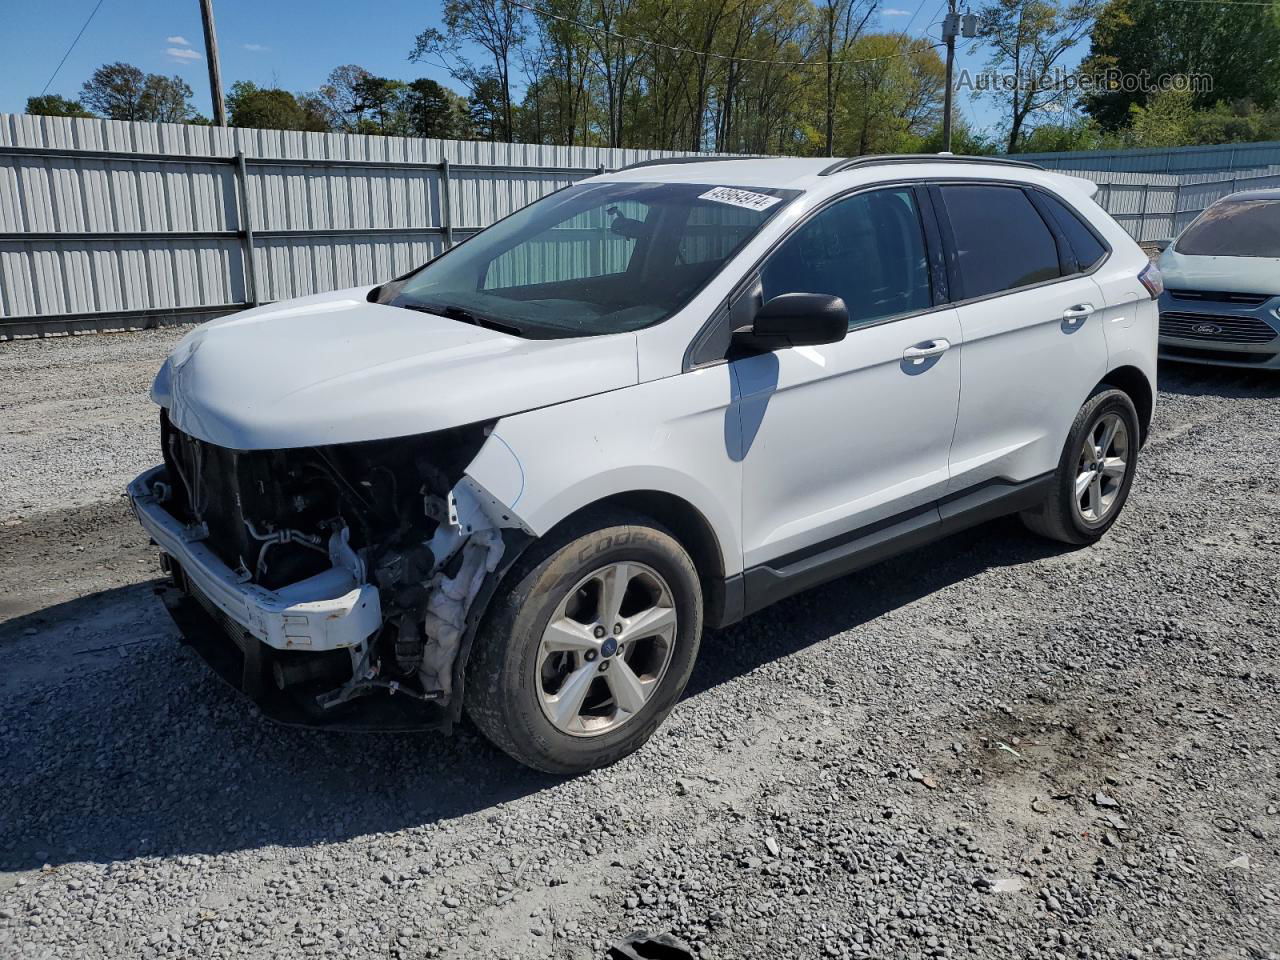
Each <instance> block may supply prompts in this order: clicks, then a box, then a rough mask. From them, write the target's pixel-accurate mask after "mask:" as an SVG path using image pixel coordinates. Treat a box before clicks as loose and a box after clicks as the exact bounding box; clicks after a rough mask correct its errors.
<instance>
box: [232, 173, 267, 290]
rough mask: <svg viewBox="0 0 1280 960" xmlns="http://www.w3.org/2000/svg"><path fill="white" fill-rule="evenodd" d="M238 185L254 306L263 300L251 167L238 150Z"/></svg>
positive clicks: (247, 277)
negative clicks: (256, 254) (252, 208)
mask: <svg viewBox="0 0 1280 960" xmlns="http://www.w3.org/2000/svg"><path fill="white" fill-rule="evenodd" d="M236 187H237V191H238V193H239V195H240V248H241V250H242V251H243V257H244V293H245V299H246V300H248V301H249V303H251V304H252V305H253V306H255V307H256V306H258V304H259V303H261V302H262V301H261V300H259V299H258V267H257V263H256V262H255V260H254V253H253V214H252V213H250V212H249V167H248V165H247V164H246V163H245V160H244V151H243V150H237V151H236Z"/></svg>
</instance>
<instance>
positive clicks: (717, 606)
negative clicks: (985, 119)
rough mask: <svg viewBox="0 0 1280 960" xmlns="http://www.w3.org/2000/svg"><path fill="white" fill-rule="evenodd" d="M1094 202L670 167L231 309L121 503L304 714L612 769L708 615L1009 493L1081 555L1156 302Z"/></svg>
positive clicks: (190, 351)
mask: <svg viewBox="0 0 1280 960" xmlns="http://www.w3.org/2000/svg"><path fill="white" fill-rule="evenodd" d="M1094 189H1095V188H1094V186H1093V184H1091V183H1089V182H1087V181H1084V180H1079V179H1076V178H1072V177H1067V176H1062V175H1058V174H1054V173H1049V172H1045V171H1043V170H1041V169H1039V168H1037V167H1034V166H1033V165H1031V164H1026V163H1017V162H1013V161H1003V162H1001V161H996V160H993V159H973V158H962V157H950V156H923V157H896V156H895V157H862V158H857V159H853V160H842V161H835V162H832V161H831V160H829V159H828V160H813V159H807V160H806V159H778V160H768V159H723V160H718V161H708V160H699V161H697V162H676V161H670V162H667V161H663V162H660V163H648V164H640V165H636V166H634V167H630V168H627V169H624V170H622V171H619V172H616V173H613V174H609V175H605V176H599V177H595V178H592V179H590V180H586V181H583V182H581V183H578V184H576V185H574V186H572V187H569V188H567V189H565V190H561V191H559V192H557V193H555V194H553V195H551V196H548V197H546V198H545V199H543V200H540V201H538V202H537V203H534V204H532V205H531V206H529V207H526V208H525V209H523V210H520V211H519V212H517V213H515V214H514V215H512V216H510V217H508V218H507V219H505V220H503V221H501V222H499V223H497V224H495V225H494V226H492V227H489V228H488V229H486V230H484V231H482V232H481V233H479V234H477V235H476V236H474V237H473V238H471V239H469V240H467V241H466V242H465V243H463V244H460V245H458V246H457V247H455V248H453V249H452V250H450V251H448V252H447V253H445V254H444V255H443V256H441V257H438V258H437V259H435V260H433V261H431V262H430V263H428V264H427V265H425V266H424V267H422V268H420V269H418V270H416V271H414V272H413V273H411V274H408V275H407V276H403V277H400V278H399V279H396V280H392V281H389V282H387V283H384V284H381V285H380V286H377V287H374V288H372V289H368V288H361V289H355V290H340V291H337V292H334V293H328V294H323V295H320V296H312V297H306V298H303V299H300V300H294V301H290V302H287V303H278V304H273V305H270V306H264V307H260V308H257V309H253V310H249V311H246V312H244V313H240V314H237V315H234V316H231V317H227V318H224V319H222V320H218V321H215V322H213V323H209V324H206V325H204V326H202V327H200V328H198V329H197V330H195V331H194V332H192V333H191V334H190V335H188V336H187V337H186V338H185V339H184V340H183V341H182V342H181V343H179V345H178V346H177V348H176V349H175V350H174V352H173V354H172V355H171V356H170V357H169V359H168V360H167V361H166V363H165V364H164V367H163V368H162V369H161V371H160V373H159V375H158V376H157V378H156V381H155V384H154V387H153V391H152V393H153V397H154V399H155V401H156V402H157V403H158V404H159V405H160V406H161V407H162V408H163V411H162V414H161V418H162V429H163V433H162V435H163V447H164V449H163V454H164V461H165V462H164V464H163V465H161V466H158V467H156V468H154V469H152V470H150V471H148V472H147V473H145V474H143V475H142V476H140V477H139V478H138V479H137V480H136V481H134V483H133V484H132V485H131V486H130V490H129V492H130V494H131V497H132V501H133V504H134V508H135V510H136V512H137V515H138V517H139V519H140V520H141V522H142V524H143V526H144V527H145V528H146V529H147V531H148V532H149V533H150V534H151V536H152V537H153V538H154V539H155V541H156V542H157V543H158V544H159V547H160V550H161V552H162V555H163V556H162V559H163V563H164V566H165V568H166V569H167V570H168V571H169V573H170V575H171V577H172V588H171V589H170V591H169V601H170V606H171V609H172V610H173V612H174V614H175V617H177V619H178V620H179V622H180V623H181V624H182V625H183V627H184V632H185V633H186V635H187V637H188V639H189V640H190V641H191V642H192V643H194V644H195V645H196V646H197V647H198V648H199V649H200V650H201V652H202V653H204V654H205V656H206V657H207V658H208V659H209V660H210V662H211V663H212V664H213V665H214V666H215V667H216V668H217V669H218V670H219V672H220V673H221V674H222V675H223V676H224V677H226V678H227V679H229V680H230V681H232V682H233V683H235V684H236V685H237V686H238V687H240V688H241V689H243V690H245V691H247V692H248V693H249V694H251V695H252V696H253V697H254V698H255V699H256V700H257V701H258V702H259V703H260V704H262V706H263V709H264V710H265V711H266V712H267V713H268V714H269V715H271V716H273V717H275V718H277V719H281V720H285V721H290V722H299V723H308V724H331V725H336V726H348V727H352V726H355V727H368V726H378V727H383V728H397V729H404V728H413V727H422V726H447V725H449V724H451V723H452V722H454V721H456V720H457V719H459V718H460V716H461V713H462V710H463V707H464V705H465V708H466V712H467V713H468V714H469V715H470V717H471V718H472V719H473V720H474V722H475V723H476V725H477V726H478V727H479V728H480V729H481V730H482V731H483V732H484V733H485V734H486V735H487V736H488V737H489V738H491V739H492V740H493V742H494V743H496V744H497V745H498V746H500V747H501V748H502V749H503V750H505V751H507V752H508V753H509V754H511V755H512V756H513V757H516V758H517V759H519V760H521V761H523V762H524V763H527V764H529V765H531V766H534V767H537V768H540V769H542V770H547V771H553V772H557V773H572V772H576V771H581V770H586V769H589V768H592V767H596V766H600V765H602V764H607V763H610V762H612V761H614V760H617V759H618V758H620V757H622V756H625V755H626V754H628V753H630V752H631V751H633V750H635V749H636V748H637V747H639V746H640V745H641V744H642V743H643V742H644V741H645V740H646V739H647V738H648V737H649V736H650V734H652V732H653V731H654V729H655V728H656V727H657V726H658V724H659V723H661V722H662V720H663V718H665V717H666V716H667V714H668V713H669V712H670V711H671V709H672V708H673V707H674V705H675V704H676V702H677V700H678V699H679V698H680V696H681V693H682V692H683V690H684V688H685V684H686V682H687V681H688V679H689V676H690V673H691V671H692V670H693V665H694V660H695V658H696V656H697V653H698V646H699V641H700V638H701V636H702V632H703V629H704V628H705V627H721V626H724V625H726V624H730V623H733V622H734V621H736V620H738V619H740V618H742V617H744V616H747V615H749V614H751V613H753V612H754V611H757V610H759V609H761V608H762V607H764V606H765V605H767V604H770V603H773V602H775V601H777V600H779V599H782V598H783V597H786V596H788V595H790V594H793V593H796V592H797V591H800V590H804V589H806V588H808V587H811V586H814V585H817V584H820V583H822V582H824V581H828V580H831V579H833V578H836V577H841V576H844V575H846V574H849V573H851V572H852V571H855V570H857V569H859V568H860V567H863V566H865V565H867V564H869V563H872V562H874V561H876V560H879V559H881V558H884V557H887V556H890V555H891V554H894V553H897V552H900V551H904V550H907V549H910V548H912V547H916V546H919V545H921V544H924V543H926V542H928V541H931V540H935V539H937V538H939V537H942V536H945V535H947V534H950V533H952V532H954V531H956V530H960V529H962V528H964V527H968V526H971V525H974V524H977V523H980V522H982V521H984V520H987V519H990V518H992V517H997V516H1000V515H1003V514H1011V513H1020V514H1021V515H1022V516H1023V517H1024V518H1025V520H1026V523H1027V524H1028V526H1030V527H1031V529H1033V530H1035V531H1038V532H1040V533H1042V534H1044V535H1046V536H1048V537H1051V538H1054V539H1056V540H1060V541H1064V542H1066V543H1071V544H1088V543H1091V542H1093V541H1095V540H1097V539H1098V538H1099V537H1101V536H1102V535H1103V533H1105V532H1106V530H1107V529H1108V528H1109V527H1110V526H1111V524H1112V523H1114V522H1115V520H1116V517H1117V515H1118V514H1119V513H1120V510H1121V508H1122V507H1123V505H1124V502H1125V499H1126V497H1127V495H1128V493H1129V488H1130V484H1131V483H1132V481H1133V477H1134V470H1135V467H1136V464H1137V459H1138V451H1139V448H1140V446H1141V444H1142V442H1143V440H1144V438H1145V436H1146V433H1147V430H1148V427H1149V424H1150V422H1151V414H1152V404H1153V402H1154V397H1155V389H1154V385H1155V374H1156V306H1155V303H1154V300H1153V298H1154V297H1156V296H1158V294H1159V292H1160V285H1159V274H1158V272H1157V271H1156V270H1155V269H1154V268H1152V267H1151V266H1150V264H1149V263H1148V262H1147V258H1146V257H1145V256H1144V254H1143V253H1142V251H1141V250H1140V249H1139V248H1138V246H1137V245H1136V244H1135V243H1134V242H1133V241H1132V240H1131V239H1130V238H1129V236H1128V235H1127V234H1126V233H1125V232H1124V230H1122V229H1121V228H1120V227H1119V226H1117V224H1116V223H1115V222H1114V221H1113V220H1112V219H1111V218H1110V217H1109V216H1108V215H1107V214H1106V213H1104V212H1103V211H1102V210H1101V209H1100V208H1099V207H1098V206H1097V205H1096V204H1095V203H1094V202H1093V200H1092V199H1091V195H1092V193H1093V191H1094ZM848 586H849V588H850V589H858V584H857V581H856V580H850V581H849V582H848ZM1102 587H1103V584H1102V583H1100V584H1099V588H1100V589H1102ZM215 625H216V627H217V629H216V630H213V629H210V627H211V626H215Z"/></svg>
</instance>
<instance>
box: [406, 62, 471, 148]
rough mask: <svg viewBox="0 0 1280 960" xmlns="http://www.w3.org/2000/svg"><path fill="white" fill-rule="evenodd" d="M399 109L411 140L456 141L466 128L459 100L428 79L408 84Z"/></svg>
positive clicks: (464, 114)
mask: <svg viewBox="0 0 1280 960" xmlns="http://www.w3.org/2000/svg"><path fill="white" fill-rule="evenodd" d="M402 109H403V111H404V117H405V121H406V123H407V126H408V129H409V135H410V136H414V137H434V138H437V139H441V140H450V139H456V138H458V137H460V136H461V135H462V133H463V131H464V128H465V126H466V124H465V117H466V105H465V104H464V103H463V102H462V98H461V97H459V96H458V95H457V94H456V93H454V92H453V91H452V90H449V89H448V88H446V87H444V86H443V85H441V84H439V83H437V82H436V81H434V80H431V79H429V78H427V77H419V78H418V79H417V80H413V81H411V82H410V83H409V85H408V89H406V90H405V93H404V98H403V101H402Z"/></svg>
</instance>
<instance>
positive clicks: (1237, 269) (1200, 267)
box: [1156, 245, 1280, 295]
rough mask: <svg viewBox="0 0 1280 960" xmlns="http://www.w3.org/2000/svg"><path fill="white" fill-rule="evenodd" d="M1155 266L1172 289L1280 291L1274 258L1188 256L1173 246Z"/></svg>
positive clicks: (1279, 263) (1279, 268)
mask: <svg viewBox="0 0 1280 960" xmlns="http://www.w3.org/2000/svg"><path fill="white" fill-rule="evenodd" d="M1156 266H1158V267H1159V268H1160V275H1161V276H1162V277H1164V285H1165V287H1167V288H1169V289H1171V290H1216V291H1221V292H1224V293H1269V294H1273V295H1275V294H1280V260H1276V259H1273V258H1271V257H1189V256H1187V255H1186V254H1183V253H1178V252H1177V251H1176V250H1174V249H1173V246H1172V245H1170V246H1168V247H1167V248H1165V251H1164V253H1162V254H1160V259H1159V260H1158V261H1157V262H1156Z"/></svg>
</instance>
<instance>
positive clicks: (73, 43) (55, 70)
mask: <svg viewBox="0 0 1280 960" xmlns="http://www.w3.org/2000/svg"><path fill="white" fill-rule="evenodd" d="M103 2H104V0H98V3H97V5H96V6H95V7H94V8H93V10H92V11H90V13H89V16H88V17H87V18H86V19H85V21H84V26H82V27H81V28H80V32H79V33H77V34H76V38H75V39H74V40H72V41H71V46H69V47H67V52H66V53H64V54H63V55H62V59H61V60H59V61H58V65H57V66H56V67H54V68H53V75H52V76H50V77H49V83H46V84H45V85H44V89H43V90H41V91H40V96H42V97H43V96H44V95H45V93H46V91H48V89H49V84H50V83H53V81H54V78H56V77H57V76H58V71H59V70H61V69H62V65H63V64H64V63H66V62H67V57H69V56H71V51H72V50H74V49H75V48H76V44H77V43H79V42H80V38H81V37H83V36H84V32H85V31H86V30H88V29H89V23H90V21H92V20H93V18H94V16H96V15H97V13H98V7H101V6H102V4H103Z"/></svg>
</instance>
